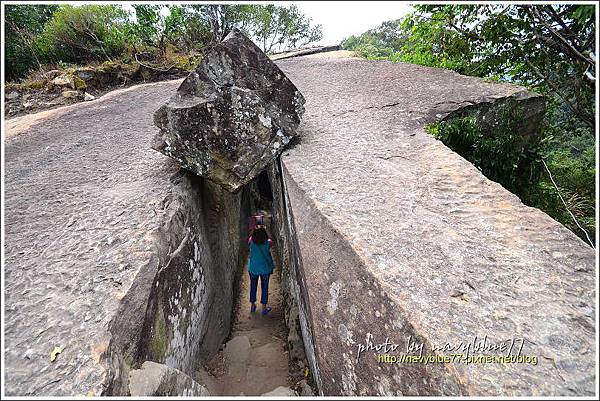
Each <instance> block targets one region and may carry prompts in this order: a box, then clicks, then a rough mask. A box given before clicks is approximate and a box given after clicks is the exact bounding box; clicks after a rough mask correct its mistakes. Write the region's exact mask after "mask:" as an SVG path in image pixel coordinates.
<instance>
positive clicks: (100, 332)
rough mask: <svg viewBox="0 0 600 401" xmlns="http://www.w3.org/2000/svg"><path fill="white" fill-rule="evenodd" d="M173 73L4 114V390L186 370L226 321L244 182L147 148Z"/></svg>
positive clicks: (96, 388) (84, 389) (40, 391)
mask: <svg viewBox="0 0 600 401" xmlns="http://www.w3.org/2000/svg"><path fill="white" fill-rule="evenodd" d="M179 83H180V82H163V83H160V84H149V85H144V86H140V87H132V88H128V89H125V90H122V91H117V92H114V93H111V94H109V95H106V96H103V97H102V98H100V99H98V100H97V101H94V102H93V104H90V103H80V104H77V105H73V106H69V107H65V108H63V109H59V110H52V111H46V112H42V113H39V114H35V115H30V116H25V117H19V118H17V119H14V120H11V123H10V124H7V136H8V138H11V137H12V138H11V139H8V140H7V143H6V149H7V152H6V156H7V157H6V193H5V195H6V198H5V199H6V205H5V208H6V209H5V211H6V242H5V243H3V245H4V246H5V255H6V259H5V261H4V263H5V274H6V276H5V277H6V280H5V285H6V290H5V291H6V292H5V294H6V305H5V315H6V325H5V327H4V330H5V331H4V335H5V344H6V348H5V360H4V362H5V364H6V370H5V372H6V375H5V381H3V384H4V385H5V391H6V394H7V395H21V396H27V395H54V396H74V395H95V396H99V395H101V394H109V395H124V394H127V393H128V392H129V391H130V389H129V386H128V377H129V372H130V371H131V370H132V369H136V368H139V366H140V365H141V364H142V363H143V362H145V361H147V360H150V361H154V362H157V363H162V364H165V365H168V366H169V367H171V368H175V369H178V370H180V371H182V372H184V373H186V374H191V373H192V372H193V370H194V369H193V368H194V367H195V363H196V362H197V361H198V360H199V359H202V358H203V357H207V358H208V357H210V356H211V354H212V353H215V352H217V350H218V346H219V344H221V343H222V341H223V339H224V338H225V337H226V336H227V334H228V333H229V329H230V319H231V309H232V305H233V287H234V283H235V275H236V272H238V271H239V269H240V264H241V263H243V261H244V259H243V256H244V255H243V252H244V249H245V248H244V247H243V244H244V239H245V234H246V230H245V227H243V225H242V224H240V221H246V219H247V215H245V214H244V213H245V210H247V208H248V206H247V205H246V203H245V195H246V191H243V190H242V191H239V192H238V193H236V194H232V193H229V192H228V191H226V190H224V189H223V188H221V187H220V186H218V185H216V184H214V183H212V182H210V181H208V180H206V179H203V178H200V177H197V176H196V175H194V174H192V173H190V172H187V171H185V170H181V169H180V168H179V167H178V166H177V165H176V163H175V162H174V161H173V160H172V159H169V158H166V157H163V156H162V155H160V154H158V153H157V152H155V151H153V150H151V149H150V148H148V146H147V144H148V142H149V141H150V140H151V138H152V137H153V136H154V135H155V133H156V131H158V129H157V128H156V127H154V126H153V125H152V119H151V118H150V116H151V115H152V113H153V112H154V111H155V110H156V108H157V107H158V106H159V105H160V104H162V103H163V102H165V101H167V99H168V94H169V93H171V92H172V91H174V90H175V89H176V88H177V85H179ZM140 116H146V118H140ZM56 346H58V347H61V348H62V353H61V354H60V355H58V357H57V358H56V360H55V361H54V362H51V361H50V352H51V351H52V350H53V348H54V347H56Z"/></svg>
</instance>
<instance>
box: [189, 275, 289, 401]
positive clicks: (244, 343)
mask: <svg viewBox="0 0 600 401" xmlns="http://www.w3.org/2000/svg"><path fill="white" fill-rule="evenodd" d="M249 291H250V278H249V276H248V272H247V270H245V271H244V272H243V273H242V276H241V282H240V289H239V295H238V299H237V305H236V310H235V317H234V323H233V326H232V329H231V336H230V340H229V341H228V342H227V344H225V346H224V348H223V349H222V350H221V351H220V352H219V353H218V354H217V355H216V356H215V357H214V358H213V359H212V360H211V361H210V362H209V363H208V364H207V366H206V369H204V368H199V370H198V373H197V376H196V380H197V381H198V382H200V383H202V384H204V385H205V386H206V387H207V388H208V390H209V391H210V393H211V394H213V395H231V396H238V395H262V394H265V393H268V392H271V391H273V390H275V389H278V390H277V394H278V395H295V394H294V393H292V392H291V391H289V390H287V389H285V390H284V389H282V388H281V387H285V388H289V387H290V386H291V385H292V384H293V383H292V380H291V378H290V375H289V365H288V354H287V351H286V349H285V341H286V336H287V330H286V327H285V324H284V312H283V300H282V295H281V290H280V283H279V277H278V274H277V271H275V273H274V274H273V275H272V276H271V279H270V283H269V303H268V304H269V306H270V307H271V308H272V311H271V312H270V313H269V314H268V315H267V316H263V315H262V314H261V313H260V308H261V306H260V304H258V308H257V311H256V312H255V313H250V302H249V299H248V297H249ZM257 296H258V298H259V301H260V284H259V288H258V293H257ZM207 371H209V372H210V373H208V372H207ZM286 392H287V394H286Z"/></svg>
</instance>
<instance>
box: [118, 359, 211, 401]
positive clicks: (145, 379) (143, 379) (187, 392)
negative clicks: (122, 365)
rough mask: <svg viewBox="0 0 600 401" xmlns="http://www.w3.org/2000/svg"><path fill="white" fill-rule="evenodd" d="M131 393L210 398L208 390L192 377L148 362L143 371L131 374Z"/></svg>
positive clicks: (140, 395) (136, 395) (135, 371)
mask: <svg viewBox="0 0 600 401" xmlns="http://www.w3.org/2000/svg"><path fill="white" fill-rule="evenodd" d="M129 391H130V393H131V395H132V396H134V397H143V396H199V397H204V396H209V395H210V393H209V392H208V390H206V388H204V387H203V386H201V385H200V384H198V383H196V382H195V381H194V380H193V379H192V378H191V377H189V376H188V375H186V374H185V373H183V372H181V371H180V370H177V369H173V368H171V367H169V366H167V365H163V364H161V363H156V362H152V361H146V362H144V363H143V364H142V367H141V369H137V370H132V371H131V372H130V373H129Z"/></svg>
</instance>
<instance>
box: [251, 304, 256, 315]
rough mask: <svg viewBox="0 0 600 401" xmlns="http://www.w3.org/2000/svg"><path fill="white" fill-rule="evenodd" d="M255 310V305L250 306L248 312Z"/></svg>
mask: <svg viewBox="0 0 600 401" xmlns="http://www.w3.org/2000/svg"><path fill="white" fill-rule="evenodd" d="M254 312H256V305H252V306H250V313H254Z"/></svg>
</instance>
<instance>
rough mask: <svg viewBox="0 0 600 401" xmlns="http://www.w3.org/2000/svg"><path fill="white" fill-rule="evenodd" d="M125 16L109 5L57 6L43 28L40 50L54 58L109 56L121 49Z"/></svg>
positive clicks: (86, 58)
mask: <svg viewBox="0 0 600 401" xmlns="http://www.w3.org/2000/svg"><path fill="white" fill-rule="evenodd" d="M126 19H127V13H126V12H125V11H124V10H123V9H122V8H121V7H118V6H113V5H83V6H77V7H74V6H70V5H64V6H61V7H60V8H59V9H58V10H57V11H56V12H55V13H54V15H53V17H52V19H51V20H50V21H49V22H48V23H47V24H46V26H45V27H44V31H43V33H42V35H41V38H40V50H41V51H42V53H44V54H46V55H47V57H48V58H49V59H53V60H54V61H67V62H82V61H84V62H85V61H91V60H106V59H111V58H112V57H115V56H119V55H120V54H122V53H123V51H124V49H125V35H124V25H125V22H126Z"/></svg>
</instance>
